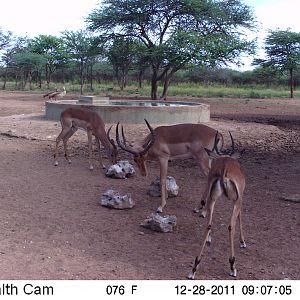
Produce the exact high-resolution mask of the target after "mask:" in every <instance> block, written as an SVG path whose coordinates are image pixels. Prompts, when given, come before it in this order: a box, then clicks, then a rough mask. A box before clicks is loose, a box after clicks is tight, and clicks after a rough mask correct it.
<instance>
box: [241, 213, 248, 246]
mask: <svg viewBox="0 0 300 300" xmlns="http://www.w3.org/2000/svg"><path fill="white" fill-rule="evenodd" d="M239 224H240V248H246V247H247V245H246V243H245V237H244V232H243V225H242V207H241V209H240V213H239Z"/></svg>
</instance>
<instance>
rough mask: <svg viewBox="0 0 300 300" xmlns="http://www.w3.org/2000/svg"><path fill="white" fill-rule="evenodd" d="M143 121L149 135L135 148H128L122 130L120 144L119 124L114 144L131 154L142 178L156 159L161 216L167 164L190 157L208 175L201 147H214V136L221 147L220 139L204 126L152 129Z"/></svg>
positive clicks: (207, 165)
mask: <svg viewBox="0 0 300 300" xmlns="http://www.w3.org/2000/svg"><path fill="white" fill-rule="evenodd" d="M145 122H146V125H147V127H148V129H149V130H150V133H149V134H148V135H147V137H146V138H145V139H144V140H143V142H142V144H141V146H140V147H139V148H138V149H133V148H132V147H129V146H128V145H127V141H126V138H125V135H124V131H123V127H122V139H123V141H120V137H119V123H118V124H117V128H116V141H117V143H118V145H119V147H120V148H121V149H123V150H125V151H127V152H129V153H131V154H133V156H134V161H135V162H136V164H137V166H138V168H139V171H140V173H141V175H142V176H147V167H146V161H147V160H157V161H158V162H159V164H160V187H161V205H160V206H159V207H158V209H157V212H159V213H160V212H162V211H163V209H164V207H165V205H166V198H167V191H166V179H167V171H168V161H169V160H171V159H179V158H190V157H193V158H194V159H195V160H196V161H197V162H198V164H199V166H200V168H201V170H202V172H203V173H204V174H205V175H207V174H208V171H209V157H208V155H207V153H206V152H205V150H204V148H205V147H213V145H214V142H215V136H216V135H217V137H216V143H217V145H218V146H219V144H221V145H222V144H223V137H222V135H221V134H220V133H217V131H216V130H215V129H212V128H210V127H208V126H205V125H203V124H177V125H172V126H159V127H157V128H155V129H153V128H152V127H151V126H150V124H149V123H148V121H147V120H145Z"/></svg>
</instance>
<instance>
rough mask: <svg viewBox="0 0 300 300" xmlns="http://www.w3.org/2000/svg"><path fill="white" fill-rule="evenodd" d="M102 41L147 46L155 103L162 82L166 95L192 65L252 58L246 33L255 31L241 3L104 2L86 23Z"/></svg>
mask: <svg viewBox="0 0 300 300" xmlns="http://www.w3.org/2000/svg"><path fill="white" fill-rule="evenodd" d="M87 23H88V28H89V29H90V30H92V31H95V32H97V33H99V34H100V36H101V37H102V39H107V40H109V39H115V38H118V37H126V38H131V39H135V40H139V41H140V42H141V43H143V44H144V46H145V48H146V51H144V54H145V55H144V58H147V61H148V63H149V65H151V68H152V91H151V97H152V99H156V97H157V84H158V81H160V80H162V79H164V80H165V87H164V94H166V91H167V87H168V84H169V82H170V79H171V78H172V76H173V75H174V74H175V73H176V72H177V71H178V70H179V69H181V68H183V67H184V66H185V65H186V64H188V63H194V64H195V63H197V64H202V65H203V64H205V65H216V64H218V63H224V62H228V61H230V62H233V61H236V59H237V57H238V55H239V54H240V53H241V52H246V53H250V52H251V51H252V50H253V48H254V44H253V42H248V41H247V39H246V38H245V37H246V30H249V29H253V26H254V23H255V22H254V17H253V12H252V11H251V9H250V8H249V7H248V6H247V5H245V4H243V3H242V2H241V1H240V0H222V1H212V0H201V1H199V0H171V1H170V0H168V1H154V0H148V1H147V0H106V1H104V2H103V3H102V4H101V7H100V8H98V9H95V10H94V11H93V12H92V13H91V14H90V15H89V17H88V18H87Z"/></svg>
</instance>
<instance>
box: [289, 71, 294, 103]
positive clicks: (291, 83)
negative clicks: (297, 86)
mask: <svg viewBox="0 0 300 300" xmlns="http://www.w3.org/2000/svg"><path fill="white" fill-rule="evenodd" d="M290 91H291V98H294V74H293V69H290Z"/></svg>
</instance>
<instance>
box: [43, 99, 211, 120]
mask: <svg viewBox="0 0 300 300" xmlns="http://www.w3.org/2000/svg"><path fill="white" fill-rule="evenodd" d="M68 107H85V108H88V109H91V110H93V111H95V112H97V113H98V114H99V115H100V116H101V117H102V119H103V121H104V122H105V123H111V124H112V123H117V122H119V121H120V122H121V123H128V124H141V123H144V119H147V120H148V121H149V123H150V124H178V123H203V122H208V121H209V118H210V110H209V105H207V104H201V103H195V102H175V101H174V102H169V101H141V100H109V99H108V98H96V97H93V96H85V97H82V98H81V99H79V100H62V101H55V102H54V101H46V118H47V119H50V120H59V119H60V114H61V112H62V111H64V110H65V109H66V108H68Z"/></svg>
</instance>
